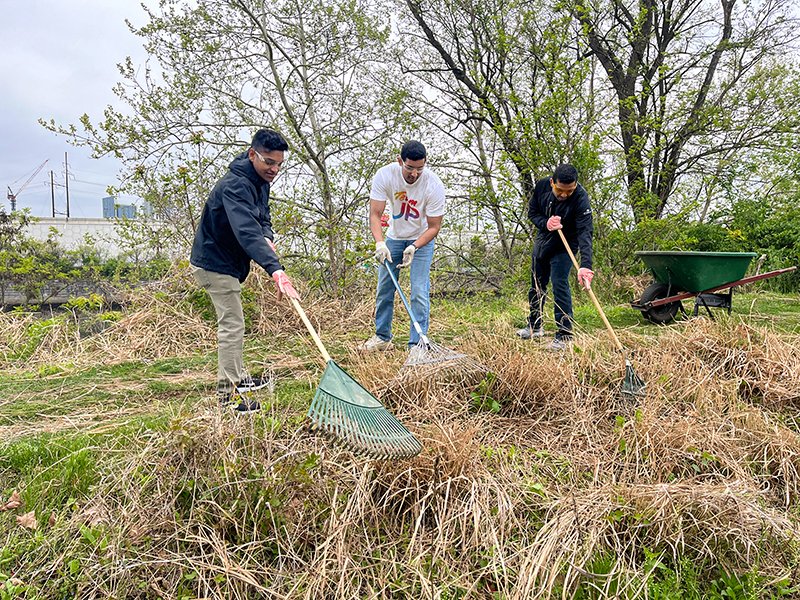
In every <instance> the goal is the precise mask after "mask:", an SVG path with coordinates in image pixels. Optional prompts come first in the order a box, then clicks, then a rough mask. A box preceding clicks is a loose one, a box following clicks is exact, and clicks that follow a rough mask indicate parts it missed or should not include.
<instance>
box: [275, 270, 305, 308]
mask: <svg viewBox="0 0 800 600" xmlns="http://www.w3.org/2000/svg"><path fill="white" fill-rule="evenodd" d="M272 279H273V280H275V285H276V286H277V287H278V302H280V301H281V300H282V299H283V296H284V294H286V295H287V296H288V297H289V298H294V299H295V300H299V299H300V294H298V293H297V290H296V289H294V286H293V285H292V282H291V281H289V277H288V276H287V275H286V273H284V272H283V270H281V269H278V270H277V271H275V272H274V273H273V274H272Z"/></svg>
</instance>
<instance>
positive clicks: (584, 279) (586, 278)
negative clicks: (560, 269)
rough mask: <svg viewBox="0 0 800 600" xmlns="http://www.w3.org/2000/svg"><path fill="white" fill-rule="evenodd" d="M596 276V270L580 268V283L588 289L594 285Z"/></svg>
mask: <svg viewBox="0 0 800 600" xmlns="http://www.w3.org/2000/svg"><path fill="white" fill-rule="evenodd" d="M593 278H594V271H592V270H591V269H587V268H586V267H581V268H580V269H578V283H579V284H581V285H582V286H583V287H585V288H586V289H587V290H588V289H589V288H590V287H592V279H593Z"/></svg>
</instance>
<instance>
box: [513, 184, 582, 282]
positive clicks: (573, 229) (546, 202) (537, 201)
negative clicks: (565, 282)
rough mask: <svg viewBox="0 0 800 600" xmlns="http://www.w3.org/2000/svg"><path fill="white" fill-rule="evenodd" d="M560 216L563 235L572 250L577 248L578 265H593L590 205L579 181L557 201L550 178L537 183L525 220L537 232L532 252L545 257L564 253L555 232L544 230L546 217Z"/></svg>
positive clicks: (545, 228)
mask: <svg viewBox="0 0 800 600" xmlns="http://www.w3.org/2000/svg"><path fill="white" fill-rule="evenodd" d="M552 216H559V217H561V226H562V227H563V229H562V231H563V233H564V237H565V238H567V243H568V244H569V247H570V248H571V249H572V252H573V253H577V252H578V251H580V255H581V259H580V266H581V267H586V268H587V269H591V268H592V231H593V224H592V208H591V206H589V194H588V193H587V192H586V190H585V189H584V188H583V186H582V185H581V184H578V187H577V188H575V191H574V192H573V193H572V195H571V196H570V197H569V198H567V199H566V200H563V201H559V200H558V199H557V198H556V197H555V195H554V194H553V190H552V188H551V187H550V178H549V177H545V178H544V179H540V180H539V181H537V182H536V187H535V188H534V191H533V197H531V199H530V201H529V202H528V219H530V220H531V222H532V223H533V224H534V225H535V226H536V228H537V229H538V232H537V233H536V239H535V241H534V243H533V255H534V256H535V257H536V258H543V259H547V258H550V257H552V256H554V255H556V254H561V253H564V252H566V250H565V249H564V243H563V242H562V241H561V238H560V237H559V235H558V232H557V231H547V219H549V218H550V217H552Z"/></svg>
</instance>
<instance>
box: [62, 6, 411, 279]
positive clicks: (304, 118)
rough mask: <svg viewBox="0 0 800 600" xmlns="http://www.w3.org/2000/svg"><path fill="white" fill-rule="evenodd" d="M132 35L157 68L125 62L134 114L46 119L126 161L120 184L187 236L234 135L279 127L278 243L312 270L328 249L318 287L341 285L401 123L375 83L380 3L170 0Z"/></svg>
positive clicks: (123, 89)
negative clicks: (65, 123)
mask: <svg viewBox="0 0 800 600" xmlns="http://www.w3.org/2000/svg"><path fill="white" fill-rule="evenodd" d="M135 33H137V34H138V35H140V36H141V37H142V38H143V39H144V40H145V47H146V49H147V50H148V52H149V54H150V56H151V57H152V59H153V61H155V62H157V68H155V67H153V66H149V65H148V67H147V68H146V69H145V70H144V71H143V72H141V73H140V72H138V71H137V70H136V69H135V67H134V65H132V64H131V62H130V61H128V62H127V63H126V64H124V65H122V66H121V73H122V76H123V83H122V84H120V85H119V86H117V88H116V92H117V94H118V95H119V97H120V99H121V100H122V101H123V103H125V104H127V105H128V106H129V108H130V110H128V111H121V110H115V109H113V108H111V107H109V108H108V109H107V110H106V114H105V118H104V120H103V121H102V122H100V123H99V124H93V123H92V122H91V121H90V119H89V118H88V117H84V118H83V119H82V120H81V127H80V130H79V128H78V127H76V126H70V127H59V126H58V125H56V124H55V123H52V122H51V123H49V124H48V125H49V126H50V127H51V128H54V129H57V130H59V131H61V132H64V133H68V134H70V135H71V136H72V137H73V140H74V141H75V142H77V143H88V144H89V145H91V146H92V147H93V148H94V151H95V153H96V154H98V155H102V154H107V153H113V154H115V155H117V156H118V157H119V158H120V159H121V160H123V161H124V163H125V164H126V165H127V173H128V178H127V180H126V187H127V191H130V192H132V193H138V194H140V195H141V196H142V197H144V198H145V199H146V200H147V201H148V202H149V203H150V204H151V205H152V206H153V207H154V210H155V211H156V215H157V216H158V217H159V218H161V219H162V220H163V221H165V222H168V223H171V224H172V228H173V230H174V231H175V232H176V235H175V238H176V241H183V243H184V244H187V245H188V242H189V240H190V239H191V237H192V234H193V226H194V225H195V224H196V221H197V216H198V213H199V210H200V207H201V205H202V202H203V201H204V200H205V198H206V196H207V193H208V190H209V188H210V186H211V185H213V183H214V182H215V181H216V179H217V178H218V177H219V176H220V175H221V173H222V172H223V171H224V168H225V167H226V166H227V162H229V160H230V159H231V158H232V155H233V153H234V152H235V151H241V150H243V144H242V142H241V141H240V140H241V139H243V138H244V139H248V140H249V138H250V136H251V135H252V133H253V131H254V129H256V128H257V127H262V126H272V127H275V128H276V129H278V130H280V131H281V132H282V133H283V134H284V135H286V137H287V138H288V139H289V141H290V147H291V152H290V154H289V156H288V158H289V164H288V168H287V169H286V171H285V173H284V174H283V175H282V176H281V178H280V180H279V183H278V186H277V189H276V190H275V192H274V195H273V197H274V198H275V223H276V225H277V226H276V231H277V232H278V233H279V234H286V233H288V234H289V236H288V239H286V236H285V237H284V239H283V240H279V249H280V251H281V252H282V253H283V254H284V255H291V254H294V256H295V257H296V258H297V259H298V260H306V261H309V262H310V264H311V268H313V270H314V272H316V273H319V269H318V267H317V265H316V259H317V258H320V257H319V252H318V248H319V247H320V246H322V247H324V249H325V254H324V256H323V257H322V258H323V260H324V264H325V265H326V267H327V268H326V269H325V270H324V273H325V275H324V276H323V277H322V279H321V282H322V283H323V284H324V285H329V286H330V287H331V289H333V290H337V289H339V286H340V284H341V282H342V281H344V280H345V279H346V277H347V272H348V268H349V267H348V261H347V260H346V252H345V249H346V247H347V246H348V245H351V246H352V245H353V244H357V243H358V241H359V238H360V236H363V235H364V232H366V231H367V227H366V204H367V199H368V198H367V197H368V191H369V190H368V185H369V180H370V178H371V175H372V173H373V172H374V170H375V169H376V168H377V167H378V166H380V165H381V164H383V163H384V162H386V161H387V160H388V159H391V158H393V156H394V154H395V153H396V148H397V147H398V140H400V139H402V137H403V135H404V133H405V132H406V131H407V130H408V126H407V125H406V122H407V119H406V118H405V115H404V111H403V107H402V101H403V99H404V93H403V92H391V91H388V92H387V87H386V85H385V83H386V82H387V81H388V80H390V79H391V74H390V69H391V68H393V67H392V66H391V65H387V62H386V60H385V58H386V56H385V48H386V44H387V41H388V35H389V30H388V25H386V24H385V19H384V16H383V11H382V9H381V8H380V7H377V6H374V5H373V4H371V3H368V2H364V1H362V0H347V1H345V2H331V1H330V0H312V1H311V2H298V1H297V0H279V1H277V2H270V3H263V2H257V1H255V0H208V1H206V2H202V3H200V4H199V5H195V3H188V2H179V1H175V0H170V1H164V2H161V3H160V5H159V9H158V11H156V10H152V11H150V13H149V23H148V24H147V25H145V26H144V27H142V28H141V29H138V30H135ZM309 231H311V235H312V236H313V237H312V239H311V240H309V235H308V232H309ZM320 242H322V243H321V244H320Z"/></svg>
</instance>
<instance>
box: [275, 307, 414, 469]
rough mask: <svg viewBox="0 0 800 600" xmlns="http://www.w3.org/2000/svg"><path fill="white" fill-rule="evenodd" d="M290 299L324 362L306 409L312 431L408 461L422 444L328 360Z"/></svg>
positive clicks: (357, 448)
mask: <svg viewBox="0 0 800 600" xmlns="http://www.w3.org/2000/svg"><path fill="white" fill-rule="evenodd" d="M290 300H291V301H292V306H294V309H295V310H296V311H297V314H298V315H300V319H302V321H303V324H304V325H305V326H306V329H308V332H309V333H310V334H311V337H312V338H313V339H314V343H315V344H316V345H317V348H318V349H319V351H320V353H321V354H322V358H324V359H325V363H326V367H325V372H324V373H323V374H322V379H320V382H319V385H318V387H317V393H316V394H315V395H314V399H313V400H312V401H311V406H310V407H309V409H308V418H309V419H310V420H311V427H312V429H319V430H321V431H323V432H324V433H326V434H328V435H330V436H331V437H333V438H334V439H336V440H338V441H340V442H342V443H343V444H345V445H346V446H348V447H349V448H350V449H351V450H353V451H354V452H358V453H362V454H365V455H367V456H370V457H372V458H410V457H412V456H416V455H417V454H419V453H420V451H421V450H422V444H420V443H419V441H418V440H417V438H415V437H414V434H412V433H411V432H410V431H409V430H408V429H406V428H405V426H404V425H403V424H402V423H400V421H398V420H397V418H395V416H394V415H393V414H392V413H390V412H389V411H388V410H386V408H384V406H383V405H382V404H381V403H380V402H379V401H378V400H377V399H376V398H375V397H374V396H373V395H372V394H370V393H369V392H368V391H367V390H366V389H364V387H363V386H362V385H361V384H360V383H358V382H357V381H356V380H355V379H353V378H352V377H351V376H350V375H349V374H348V373H347V372H346V371H345V370H344V369H342V368H341V367H340V366H339V365H337V364H336V363H335V362H334V361H333V359H331V357H330V354H328V351H327V350H326V349H325V346H324V345H323V344H322V340H321V339H320V337H319V335H318V334H317V331H316V329H314V326H313V325H312V324H311V322H310V321H309V320H308V317H307V316H306V313H305V311H304V310H303V307H302V306H300V303H299V302H298V301H297V300H296V299H295V298H290Z"/></svg>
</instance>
